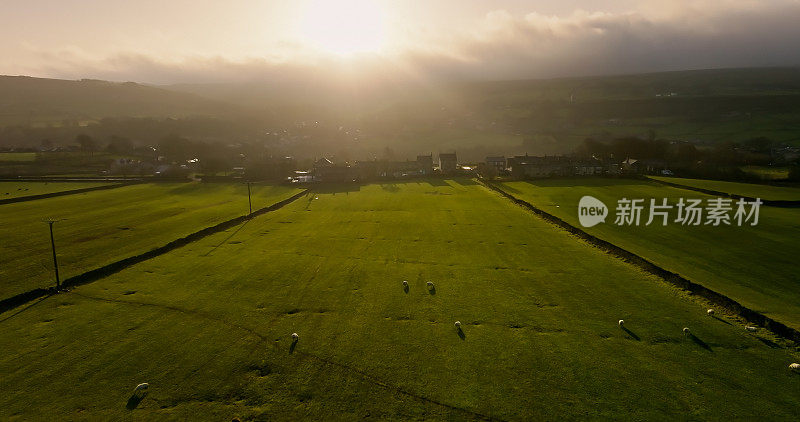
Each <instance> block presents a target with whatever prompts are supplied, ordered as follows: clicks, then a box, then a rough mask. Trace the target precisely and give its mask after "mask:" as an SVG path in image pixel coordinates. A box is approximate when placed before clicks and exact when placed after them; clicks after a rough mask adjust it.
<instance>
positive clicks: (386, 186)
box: [381, 183, 400, 193]
mask: <svg viewBox="0 0 800 422" xmlns="http://www.w3.org/2000/svg"><path fill="white" fill-rule="evenodd" d="M381 189H383V190H385V191H386V192H392V193H394V192H400V187H399V186H397V185H396V184H394V183H391V184H383V183H381Z"/></svg>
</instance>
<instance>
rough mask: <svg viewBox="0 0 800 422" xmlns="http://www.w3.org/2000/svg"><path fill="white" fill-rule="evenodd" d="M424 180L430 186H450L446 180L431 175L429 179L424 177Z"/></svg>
mask: <svg viewBox="0 0 800 422" xmlns="http://www.w3.org/2000/svg"><path fill="white" fill-rule="evenodd" d="M425 181H426V182H428V184H429V185H431V186H450V185H449V184H448V183H447V182H445V181H444V179H439V178H433V177H432V178H430V179H426V180H425Z"/></svg>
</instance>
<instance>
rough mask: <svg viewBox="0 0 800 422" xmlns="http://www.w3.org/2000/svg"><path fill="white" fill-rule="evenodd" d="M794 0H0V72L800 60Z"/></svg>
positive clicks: (498, 68) (589, 68) (306, 74)
mask: <svg viewBox="0 0 800 422" xmlns="http://www.w3.org/2000/svg"><path fill="white" fill-rule="evenodd" d="M798 22H800V0H760V1H755V0H661V1H651V0H645V1H631V0H613V1H611V0H593V1H586V0H559V1H543V0H527V1H522V0H498V1H479V0H426V1H400V0H342V1H325V0H292V1H289V0H280V1H270V0H227V1H218V0H214V1H212V0H191V1H189V0H136V1H129V0H125V1H123V0H0V74H6V75H29V76H38V77H52V78H64V79H81V78H95V79H106V80H114V81H136V82H144V83H153V84H174V83H219V82H240V81H252V80H277V79H280V78H282V77H288V75H291V76H293V77H300V78H318V77H323V76H324V77H329V76H331V75H333V77H349V78H369V77H376V76H378V75H380V76H381V77H383V78H411V79H414V78H418V79H426V80H428V79H432V80H438V79H446V80H452V79H470V80H475V79H477V80H487V79H488V80H498V79H526V78H550V77H564V76H586V75H599V74H625V73H640V72H652V71H669V70H684V69H706V68H722V67H760V66H797V65H800V48H799V47H800V42H798V40H800V25H798V24H797V23H798Z"/></svg>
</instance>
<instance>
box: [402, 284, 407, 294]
mask: <svg viewBox="0 0 800 422" xmlns="http://www.w3.org/2000/svg"><path fill="white" fill-rule="evenodd" d="M403 291H404V292H406V294H408V285H405V286H403Z"/></svg>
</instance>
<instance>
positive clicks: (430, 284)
mask: <svg viewBox="0 0 800 422" xmlns="http://www.w3.org/2000/svg"><path fill="white" fill-rule="evenodd" d="M425 284H427V285H428V288H429V289H432V288H433V282H432V281H429V282H427V283H425Z"/></svg>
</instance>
